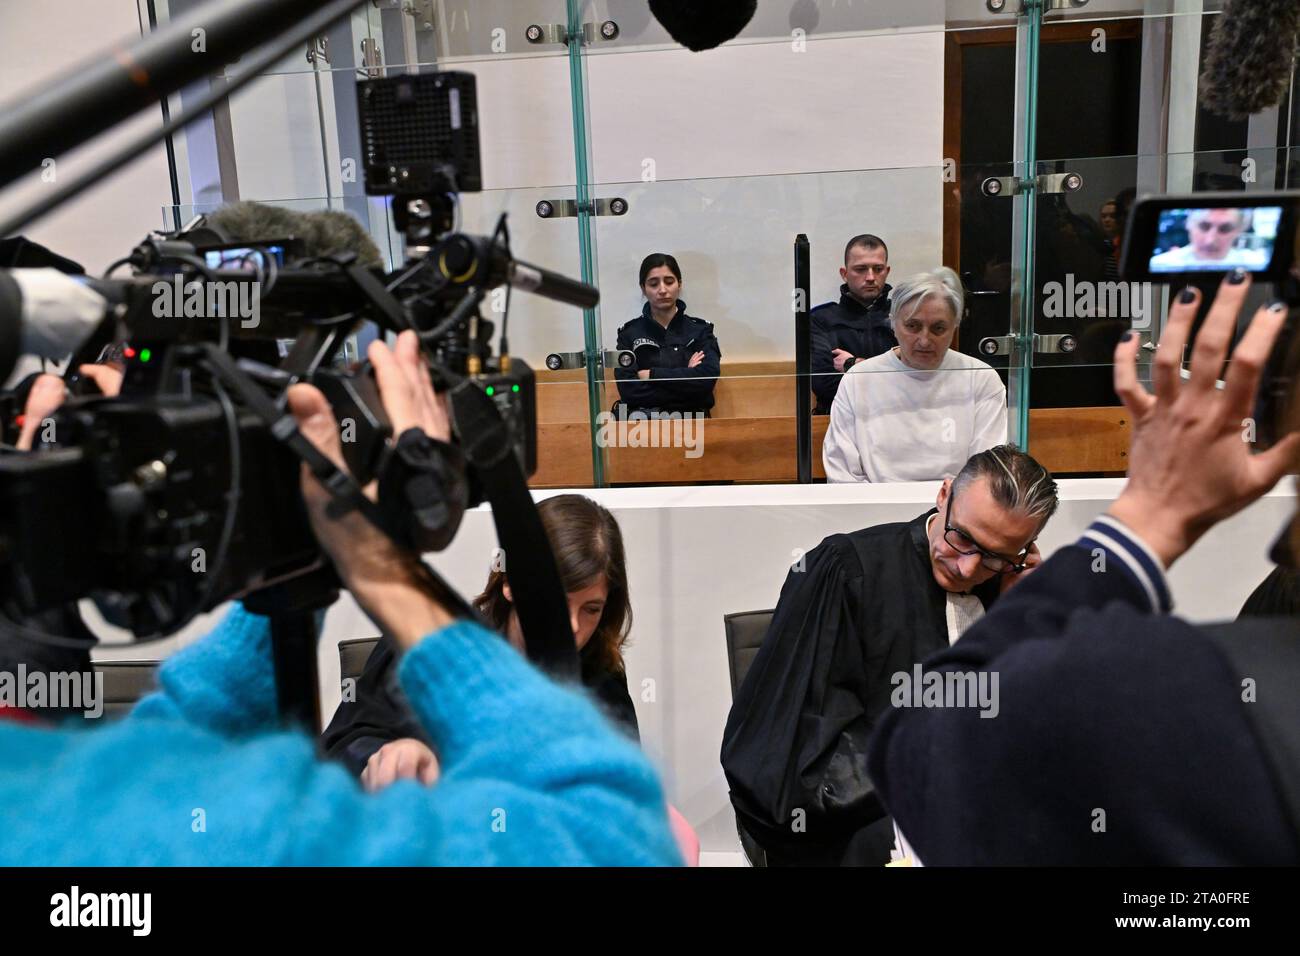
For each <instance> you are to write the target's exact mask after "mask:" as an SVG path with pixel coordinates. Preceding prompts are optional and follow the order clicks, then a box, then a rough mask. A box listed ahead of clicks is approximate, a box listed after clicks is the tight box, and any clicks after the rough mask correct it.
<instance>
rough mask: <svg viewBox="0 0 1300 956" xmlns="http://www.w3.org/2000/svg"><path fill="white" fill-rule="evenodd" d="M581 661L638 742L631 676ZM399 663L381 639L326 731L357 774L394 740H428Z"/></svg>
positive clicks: (592, 689)
mask: <svg viewBox="0 0 1300 956" xmlns="http://www.w3.org/2000/svg"><path fill="white" fill-rule="evenodd" d="M502 640H504V638H502ZM581 660H582V684H583V686H584V687H586V688H587V691H588V692H589V693H590V694H591V695H592V697H593V698H594V701H595V704H596V706H597V707H598V708H599V709H600V710H601V711H602V712H603V713H604V714H605V715H606V716H607V717H609V718H610V720H611V721H613V723H614V726H615V727H616V728H618V729H619V730H621V731H622V732H623V733H625V734H627V736H629V737H631V738H632V739H633V740H636V741H638V742H639V741H640V739H641V738H640V732H639V730H638V728H637V722H636V708H635V707H634V706H633V705H632V698H631V697H630V696H629V695H628V692H627V675H626V674H624V673H623V672H622V671H617V672H610V671H607V670H604V669H602V668H600V667H598V666H596V665H595V664H594V660H593V658H592V657H591V656H590V655H587V654H583V655H581ZM398 663H399V659H398V655H397V654H396V652H395V650H394V648H393V643H392V641H390V640H389V639H388V638H387V637H384V638H381V639H380V641H379V643H378V644H377V645H376V646H375V649H374V651H373V652H371V654H370V657H369V659H367V661H366V666H365V668H364V669H363V670H362V672H361V676H360V677H359V678H357V686H356V700H354V701H344V702H343V703H341V704H339V709H338V710H337V711H335V712H334V719H333V720H331V721H330V724H329V726H328V727H326V728H325V732H324V733H323V734H322V735H321V747H322V749H323V750H324V751H325V756H327V757H329V758H331V759H334V760H338V761H339V762H340V763H342V764H343V765H344V766H346V767H347V768H348V769H349V770H350V771H351V772H352V773H353V774H356V775H357V776H360V775H361V771H362V770H364V769H366V762H367V761H368V760H369V759H370V757H371V756H372V755H373V754H374V753H375V751H377V750H378V749H379V748H380V747H382V746H383V745H384V744H386V743H388V742H390V741H393V740H399V739H401V738H403V737H414V738H415V739H416V740H419V741H422V742H423V743H425V744H426V745H428V744H429V739H428V735H427V734H426V733H425V731H424V727H423V725H422V724H421V723H420V720H419V718H417V717H416V716H415V713H414V712H413V711H412V710H411V706H410V704H408V703H407V701H406V697H405V695H404V694H403V693H402V689H401V687H400V686H399V684H398V681H397V664H398Z"/></svg>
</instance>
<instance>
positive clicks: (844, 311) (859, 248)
mask: <svg viewBox="0 0 1300 956" xmlns="http://www.w3.org/2000/svg"><path fill="white" fill-rule="evenodd" d="M840 278H841V279H843V280H844V284H843V285H842V286H840V301H839V302H827V303H826V304H825V305H819V306H817V308H815V309H813V310H812V314H811V316H810V319H811V320H812V372H813V382H812V386H813V392H814V393H815V394H816V395H817V407H816V408H815V409H813V412H814V414H817V415H827V414H829V413H830V410H831V403H832V402H834V401H835V392H836V390H837V389H838V388H839V387H840V379H841V378H842V377H843V374H844V373H845V372H847V371H848V370H849V369H850V368H852V367H853V364H854V363H855V362H859V361H861V360H862V359H868V358H871V357H872V356H875V355H879V354H881V353H882V352H887V351H888V350H889V349H891V348H893V347H894V346H895V345H897V344H898V340H897V339H895V338H894V333H893V332H892V331H891V330H890V328H889V290H890V286H889V284H888V283H887V282H886V281H885V280H886V279H888V278H889V249H888V248H887V247H886V246H885V242H884V240H883V239H881V238H880V237H879V236H873V235H870V234H863V235H860V236H854V237H853V238H852V239H850V240H849V243H848V245H847V246H845V247H844V266H843V267H842V268H841V269H840Z"/></svg>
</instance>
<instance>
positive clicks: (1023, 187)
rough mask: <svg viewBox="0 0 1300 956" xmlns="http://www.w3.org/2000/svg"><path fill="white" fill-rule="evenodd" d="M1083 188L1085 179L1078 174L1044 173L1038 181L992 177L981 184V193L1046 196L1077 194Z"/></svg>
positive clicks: (987, 194)
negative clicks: (1034, 193)
mask: <svg viewBox="0 0 1300 956" xmlns="http://www.w3.org/2000/svg"><path fill="white" fill-rule="evenodd" d="M1082 188H1083V177H1082V176H1081V175H1079V174H1078V173H1044V174H1043V175H1042V176H1039V177H1037V178H1036V179H1017V178H1016V177H1015V176H990V177H989V178H988V179H986V180H984V181H983V182H982V183H980V192H982V193H983V194H984V195H986V196H990V197H998V196H1018V195H1020V194H1021V193H1030V192H1036V193H1040V194H1042V195H1044V196H1046V195H1050V194H1052V193H1077V192H1078V191H1079V190H1080V189H1082Z"/></svg>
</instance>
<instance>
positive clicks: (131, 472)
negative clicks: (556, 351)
mask: <svg viewBox="0 0 1300 956" xmlns="http://www.w3.org/2000/svg"><path fill="white" fill-rule="evenodd" d="M357 86H358V104H359V110H360V120H361V130H362V141H363V148H364V151H365V157H364V172H365V181H366V191H367V193H369V194H371V195H387V196H391V197H392V210H393V214H394V219H395V221H396V223H397V225H398V227H399V228H400V229H401V230H402V231H403V232H404V233H405V236H406V239H407V252H408V256H409V258H408V259H407V261H406V262H405V263H403V264H402V265H401V266H400V267H399V268H398V269H396V270H394V271H393V272H391V273H384V272H382V271H381V270H378V269H375V268H370V267H366V266H364V265H362V264H360V263H359V262H358V261H357V256H356V255H355V253H344V254H331V255H315V256H307V255H305V254H304V252H303V250H302V248H301V247H300V246H299V245H298V244H297V241H296V237H293V236H283V235H278V236H277V235H268V236H264V237H258V238H257V239H256V240H249V239H247V238H243V239H241V241H239V242H234V243H232V242H229V241H223V240H222V237H221V236H220V235H219V234H218V232H217V231H214V230H213V229H211V228H209V227H208V224H207V223H206V222H204V221H203V220H199V221H196V222H194V223H191V224H189V226H187V227H186V228H185V229H184V230H180V231H178V232H176V233H170V234H157V235H154V236H152V237H150V238H149V239H148V240H146V241H145V242H143V243H142V244H141V245H140V246H138V247H137V248H136V249H135V250H134V251H133V252H132V253H131V255H130V256H128V257H127V258H126V259H125V260H123V261H122V263H119V264H118V265H119V267H120V266H121V265H123V264H126V265H129V266H130V267H131V269H132V272H133V274H132V275H131V277H129V278H123V279H112V278H105V279H102V280H87V281H86V282H85V285H87V286H88V287H89V288H91V289H92V290H94V291H95V292H96V293H98V294H99V295H101V296H102V297H103V302H104V306H103V315H102V321H101V322H100V323H99V327H98V329H97V331H96V334H95V335H93V336H92V337H91V338H90V339H89V340H88V341H87V342H86V343H85V344H84V345H83V346H82V348H81V349H80V350H79V352H78V354H77V355H75V356H74V358H73V361H72V363H71V364H70V365H69V369H70V370H71V371H75V369H76V368H77V367H78V365H79V364H80V363H81V362H87V361H94V360H95V359H96V358H97V357H99V356H102V355H103V353H104V350H105V349H106V348H108V349H115V350H116V351H115V353H114V354H115V355H117V356H119V357H120V360H121V362H122V363H123V366H124V378H123V383H122V390H121V393H120V395H118V396H117V397H115V398H108V397H104V396H102V395H93V394H89V395H81V396H75V395H74V397H73V398H71V399H70V400H69V401H67V402H66V403H65V404H64V405H63V406H62V407H61V408H60V409H59V410H58V412H57V413H56V414H55V415H54V416H52V419H51V420H50V421H49V422H47V423H45V424H46V425H48V426H49V427H48V429H44V428H43V429H42V430H41V433H40V434H39V437H40V438H41V440H42V446H41V449H40V450H39V452H38V453H35V454H7V455H4V456H3V457H0V503H2V510H0V608H3V610H4V613H5V615H6V617H7V618H9V619H10V620H11V621H12V620H14V619H16V618H22V617H24V616H26V615H30V614H34V613H36V612H38V611H41V610H44V609H46V608H50V607H54V606H56V605H59V604H62V603H65V602H68V601H73V600H76V599H79V598H82V597H86V596H93V597H94V598H95V599H96V602H97V604H98V605H99V607H100V609H101V611H102V612H103V613H104V614H105V617H106V619H107V620H109V621H110V622H111V623H114V624H116V625H118V626H121V627H124V628H127V629H129V630H130V631H131V632H132V633H134V634H135V635H137V636H139V637H145V636H153V635H158V634H165V633H170V632H172V631H174V630H176V629H177V628H179V627H180V626H182V625H184V624H185V623H186V622H187V621H188V620H190V619H191V618H192V617H193V616H194V615H195V614H197V613H199V612H201V611H206V610H210V609H211V608H213V607H215V606H217V605H219V604H220V603H222V602H224V601H227V600H229V599H231V598H235V597H240V596H243V595H246V594H249V593H250V592H255V591H261V592H262V593H265V591H262V589H266V588H268V587H269V586H271V585H276V584H277V583H278V582H291V581H294V580H305V579H314V580H319V579H320V572H321V569H322V557H321V554H320V551H319V549H318V547H317V545H316V542H315V539H314V537H313V535H312V533H311V530H310V527H309V524H308V522H307V518H306V514H305V511H304V509H303V506H302V502H301V499H300V494H299V473H300V469H301V464H302V463H303V462H304V461H305V462H306V463H307V464H308V465H309V466H310V467H311V468H312V470H313V471H314V472H315V474H316V475H317V477H319V478H320V479H321V480H322V482H323V483H324V484H325V485H326V487H327V488H329V489H330V490H331V493H332V494H333V495H334V497H335V501H336V503H339V504H343V505H344V506H347V507H355V508H359V509H360V510H362V511H363V512H364V513H365V514H366V515H367V517H368V518H370V520H372V521H373V522H375V523H376V524H378V525H379V526H380V527H381V528H383V529H384V530H385V531H386V532H387V533H388V534H389V535H390V536H391V537H393V538H394V539H395V540H397V541H399V542H400V543H402V544H404V545H406V546H407V547H409V548H412V549H414V550H417V551H421V552H422V551H429V550H438V549H440V548H442V547H445V546H446V545H447V544H448V543H449V542H450V541H451V539H452V536H453V535H454V534H455V531H456V528H457V526H458V525H459V522H460V518H461V515H462V513H463V511H464V509H465V508H466V507H472V506H473V505H475V504H477V503H479V502H480V501H482V500H484V499H485V498H490V499H492V502H493V510H494V517H496V518H497V520H498V527H499V528H500V527H501V523H502V520H509V519H508V515H507V516H506V517H505V518H503V516H501V515H497V514H496V513H497V511H498V506H499V505H501V506H502V507H504V505H505V503H506V502H509V501H513V502H515V503H516V505H517V504H518V503H519V502H521V501H522V502H524V503H525V506H526V507H529V508H531V499H529V497H528V495H527V488H526V484H525V481H524V478H523V476H524V475H531V474H532V473H533V472H534V471H535V469H536V461H537V450H536V387H535V379H534V375H533V372H532V370H531V369H530V368H529V367H528V365H527V364H526V363H525V362H522V361H520V360H518V359H512V358H511V357H510V356H509V354H508V352H507V350H506V348H505V330H504V324H505V321H506V320H505V319H503V320H502V324H503V329H502V348H501V350H500V353H499V354H497V355H494V354H493V352H492V334H493V325H492V323H490V322H488V321H486V320H484V319H483V318H482V317H481V316H480V314H479V306H480V304H481V303H482V300H483V298H484V297H485V295H486V294H487V292H488V291H490V290H491V289H492V288H494V287H497V286H500V285H503V284H507V285H510V286H512V287H520V288H523V289H525V290H527V291H531V292H534V293H538V294H541V295H544V296H548V297H550V298H554V299H557V300H559V301H562V302H567V303H569V304H573V305H575V306H581V307H586V308H591V307H594V305H595V304H596V302H597V300H598V293H597V291H596V290H595V289H593V288H592V287H590V286H587V285H584V284H582V283H580V282H576V281H574V280H571V279H568V278H565V277H563V276H559V275H556V274H554V273H550V272H548V271H546V270H544V269H540V268H538V267H535V266H530V265H528V264H526V263H522V262H518V261H516V260H515V259H513V258H512V257H511V255H510V251H509V237H508V233H507V231H506V226H505V217H504V216H502V218H501V220H500V222H499V223H498V226H497V229H496V232H495V233H494V234H493V235H492V236H491V237H481V236H470V235H464V234H460V233H455V232H453V231H452V223H453V222H454V219H455V216H454V211H455V206H456V203H457V196H458V193H459V192H460V191H462V190H466V189H475V190H476V189H480V188H481V176H480V169H479V143H478V115H477V103H476V88H475V82H474V77H473V76H472V75H470V74H466V73H451V72H444V73H424V74H419V75H403V76H398V77H391V78H385V79H372V80H365V81H361V82H359V83H358V85H357ZM111 271H112V270H110V272H111ZM68 281H69V282H76V281H79V280H77V279H71V278H70V279H69V280H68ZM10 284H11V285H12V284H13V283H12V282H11V283H10ZM0 291H3V290H0ZM507 301H508V300H507ZM3 302H4V299H3V297H2V296H0V328H2V327H3V326H4V325H6V324H10V325H13V324H16V323H17V321H19V316H22V317H23V318H24V319H25V320H26V321H28V322H39V321H41V316H40V314H39V309H36V308H34V304H33V303H31V302H28V303H26V304H24V305H23V306H22V307H20V308H18V309H17V310H16V313H15V309H14V307H13V306H12V304H11V307H10V308H9V310H8V311H9V312H10V313H11V314H9V315H5V314H4V312H5V311H6V310H5V308H4V306H3ZM507 316H508V312H507ZM366 321H370V322H374V323H375V324H376V325H377V326H378V327H379V329H381V330H382V331H384V332H389V333H397V332H400V331H403V330H406V329H411V330H414V331H415V332H416V333H417V334H418V336H419V339H420V343H421V348H422V350H423V352H424V354H425V356H426V357H427V359H428V361H429V364H430V371H431V376H432V378H433V379H434V382H435V387H436V388H437V389H438V390H439V391H440V392H445V393H446V394H447V396H448V399H449V404H450V407H451V411H452V418H453V430H454V437H453V441H452V443H451V444H450V445H446V444H443V443H441V442H435V441H432V440H431V439H428V438H427V437H425V436H423V435H422V433H418V432H416V431H415V430H412V431H411V432H408V433H407V434H406V435H403V436H395V435H393V434H392V428H391V426H390V424H389V422H388V420H387V417H386V416H385V414H384V409H383V406H382V404H381V402H380V400H379V394H378V389H377V386H376V383H375V377H374V373H373V370H372V369H371V368H370V366H369V363H367V362H362V363H360V365H357V366H355V367H342V366H340V365H339V364H338V363H337V357H338V355H339V353H340V349H341V347H342V346H343V343H344V342H345V340H347V338H348V337H349V336H350V335H352V334H353V333H354V332H355V331H356V330H357V329H358V327H359V326H360V325H361V324H362V323H364V322H366ZM286 339H290V340H292V345H291V346H290V347H289V349H288V352H287V354H286V355H284V356H283V357H281V356H280V354H279V350H278V348H277V342H279V341H283V340H286ZM0 372H4V373H5V374H7V372H8V370H7V369H0ZM0 377H3V376H0ZM296 382H310V383H313V384H315V385H316V386H317V387H319V388H320V389H321V390H322V391H323V392H324V394H325V396H326V398H327V399H328V400H329V402H330V404H331V405H332V406H333V410H334V413H335V416H336V418H337V419H338V422H339V426H340V430H341V437H342V439H343V448H344V454H345V458H346V460H347V465H348V469H349V471H350V472H351V476H348V475H346V474H344V473H342V472H341V471H339V470H338V469H336V468H335V467H334V466H333V465H332V464H331V463H330V462H329V461H328V460H326V459H325V458H324V456H322V455H320V454H319V453H318V452H316V451H315V449H314V448H313V447H312V446H311V445H310V443H308V442H307V441H306V439H305V438H304V437H303V436H302V435H301V434H299V433H298V431H297V429H296V426H295V424H294V421H293V418H292V416H291V415H289V413H288V411H287V409H286V400H285V393H286V391H287V389H288V387H289V386H290V385H291V384H293V383H296ZM371 480H377V481H378V488H379V494H378V502H377V504H374V503H371V502H370V501H369V500H368V499H366V498H365V496H364V495H362V493H361V490H360V489H361V487H363V486H365V485H366V484H367V483H368V482H370V481H371ZM530 520H531V521H532V523H533V524H535V525H536V529H538V533H537V534H536V535H534V539H535V538H537V537H540V530H539V529H540V520H539V519H536V516H535V511H534V512H533V513H532V519H530ZM504 544H505V542H504V541H503V545H504ZM542 547H543V548H544V547H545V542H544V538H543V539H542ZM326 572H327V573H326V579H327V580H326V586H327V587H328V586H329V585H335V586H336V582H335V581H333V579H332V572H328V569H326ZM552 576H553V577H555V580H556V581H558V575H556V574H554V572H552ZM541 577H542V578H543V581H544V582H546V583H549V578H547V576H546V575H541ZM317 589H318V588H317ZM561 597H562V595H561ZM325 603H328V600H320V601H317V602H316V606H321V605H323V604H325ZM297 606H299V607H302V606H308V607H310V606H312V604H311V602H310V601H309V602H307V603H306V604H303V603H302V602H299V603H298V604H297ZM462 606H463V602H462ZM521 614H522V608H521ZM563 637H564V640H565V641H567V642H568V648H567V650H568V653H569V654H570V656H571V655H572V643H571V638H570V637H569V635H568V634H567V632H566V633H565V634H564V635H563Z"/></svg>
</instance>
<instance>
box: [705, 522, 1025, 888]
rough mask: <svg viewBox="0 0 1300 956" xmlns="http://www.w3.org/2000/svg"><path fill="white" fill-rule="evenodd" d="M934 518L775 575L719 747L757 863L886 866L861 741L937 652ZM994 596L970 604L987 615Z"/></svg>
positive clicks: (816, 555) (990, 588)
mask: <svg viewBox="0 0 1300 956" xmlns="http://www.w3.org/2000/svg"><path fill="white" fill-rule="evenodd" d="M935 513H936V512H935V510H934V509H931V510H930V511H928V512H926V513H925V514H923V515H921V516H920V517H918V518H916V519H914V520H912V521H909V522H899V523H895V524H886V525H879V526H877V527H873V528H866V529H863V530H861V531H854V532H851V533H849V534H836V535H831V536H830V537H828V538H827V539H826V540H824V541H823V542H822V543H821V544H819V545H818V546H817V547H816V548H814V549H813V550H812V551H809V552H808V553H807V554H806V555H805V556H804V559H803V561H804V567H803V570H800V569H799V566H797V565H796V566H795V567H794V568H792V569H791V571H790V573H789V575H788V576H787V577H786V581H785V585H784V587H782V589H781V597H780V600H779V602H778V603H777V608H776V614H775V616H774V617H773V619H772V623H771V625H770V627H769V628H768V632H767V635H766V636H765V637H764V639H763V645H762V647H761V648H760V650H759V652H758V655H757V656H756V657H755V659H754V663H753V665H752V666H751V668H750V670H749V672H748V674H747V675H746V677H745V681H744V683H743V684H742V685H741V687H740V689H739V691H738V692H737V693H736V699H735V702H734V703H733V705H732V708H731V714H730V716H729V717H728V719H727V727H726V731H725V733H724V735H723V741H722V766H723V769H724V771H725V772H726V775H727V781H728V783H729V784H730V787H731V801H732V804H733V805H734V807H735V810H736V817H737V820H738V822H739V824H740V826H741V827H742V828H743V829H744V830H745V831H746V832H747V833H748V834H749V835H750V836H752V837H753V838H754V839H755V840H756V841H757V842H758V843H759V844H760V845H761V846H762V847H763V849H764V850H765V851H766V854H767V860H768V863H769V864H774V865H783V864H791V865H799V864H804V865H825V866H833V865H883V864H884V863H887V862H888V861H889V849H890V847H891V846H892V843H893V827H892V824H891V821H890V819H889V817H888V816H887V815H886V813H885V810H884V807H883V806H882V804H881V802H880V799H879V798H878V796H877V795H876V792H875V790H874V788H873V787H872V785H871V781H870V780H868V778H867V760H866V756H867V740H868V738H869V737H870V736H871V731H872V729H873V728H874V726H875V725H876V722H877V720H878V719H879V718H880V715H881V713H882V712H883V711H885V710H887V709H888V708H889V698H890V693H891V691H892V690H893V685H892V684H891V682H890V678H891V677H892V676H893V675H894V674H896V673H899V672H908V671H910V670H911V668H912V665H913V664H915V663H917V662H919V661H921V660H923V659H924V658H926V657H927V656H928V655H930V654H932V653H934V652H935V651H938V650H941V649H943V648H946V647H948V646H949V640H948V625H947V613H946V598H945V595H946V592H945V591H944V590H943V589H942V588H941V587H940V586H939V584H938V583H937V582H936V581H935V579H934V574H933V572H932V570H931V565H930V551H929V540H928V538H927V536H926V529H925V526H926V521H927V519H928V518H929V517H930V516H931V515H933V514H935ZM999 587H1000V578H998V577H994V578H993V579H992V580H990V581H988V582H986V583H985V584H983V585H981V586H980V587H978V588H976V589H975V592H974V593H975V594H976V595H977V596H978V597H979V598H980V600H981V602H982V603H983V604H984V606H985V607H988V606H989V605H990V604H991V603H992V601H993V598H994V597H995V596H996V594H997V593H998V590H999ZM800 811H802V812H800Z"/></svg>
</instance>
